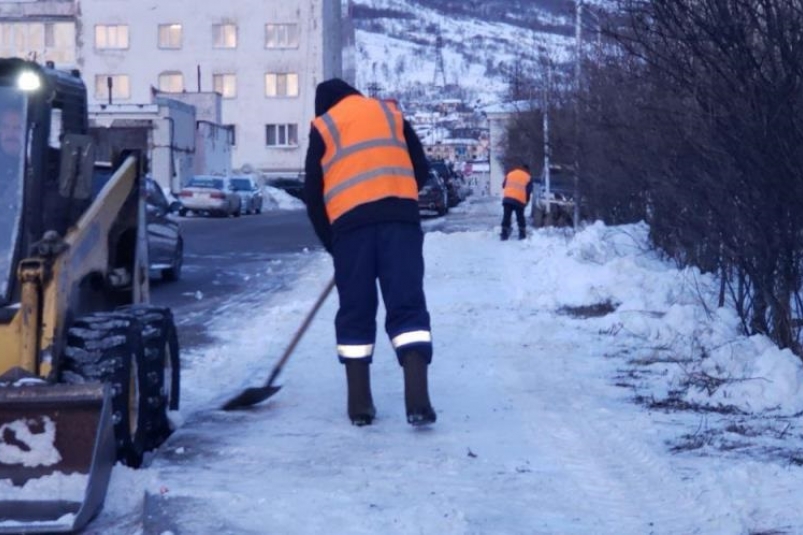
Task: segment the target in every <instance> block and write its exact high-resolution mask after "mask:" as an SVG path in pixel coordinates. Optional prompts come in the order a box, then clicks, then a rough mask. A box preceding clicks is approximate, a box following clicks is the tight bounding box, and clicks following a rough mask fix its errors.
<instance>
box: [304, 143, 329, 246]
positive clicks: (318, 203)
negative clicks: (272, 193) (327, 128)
mask: <svg viewBox="0 0 803 535" xmlns="http://www.w3.org/2000/svg"><path fill="white" fill-rule="evenodd" d="M325 151H326V147H325V145H324V143H323V138H321V135H320V134H319V133H318V131H317V130H315V128H314V127H312V128H311V129H310V135H309V148H308V149H307V158H306V161H305V163H304V173H305V177H304V201H305V202H306V204H307V216H308V217H309V220H310V222H311V223H312V227H313V228H314V229H315V234H317V235H318V239H319V240H321V244H323V247H324V248H325V249H326V251H327V252H329V253H330V254H331V253H332V225H331V224H330V223H329V218H328V217H326V206H325V204H324V201H323V167H322V166H321V159H322V158H323V154H324V152H325Z"/></svg>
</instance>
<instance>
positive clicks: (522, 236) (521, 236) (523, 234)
mask: <svg viewBox="0 0 803 535" xmlns="http://www.w3.org/2000/svg"><path fill="white" fill-rule="evenodd" d="M526 238H527V230H526V229H523V228H520V229H519V239H520V240H523V239H526Z"/></svg>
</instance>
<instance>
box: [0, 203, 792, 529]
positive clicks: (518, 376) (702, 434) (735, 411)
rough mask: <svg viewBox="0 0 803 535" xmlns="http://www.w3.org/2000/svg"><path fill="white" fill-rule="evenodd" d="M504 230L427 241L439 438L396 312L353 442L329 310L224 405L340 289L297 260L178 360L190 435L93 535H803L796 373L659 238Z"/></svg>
mask: <svg viewBox="0 0 803 535" xmlns="http://www.w3.org/2000/svg"><path fill="white" fill-rule="evenodd" d="M276 206H277V208H276V209H301V206H300V205H299V204H296V203H292V202H287V203H285V202H284V201H283V200H280V201H278V202H277V203H276ZM500 218H501V203H500V199H498V198H489V197H470V198H469V199H468V200H467V201H466V202H464V203H463V204H461V205H460V206H458V207H456V208H453V209H452V211H451V213H450V214H449V215H448V216H446V217H445V218H437V219H429V220H426V221H424V223H423V226H424V228H425V230H426V231H427V232H426V237H425V244H424V255H425V262H426V276H425V292H426V296H427V302H428V307H429V310H430V314H431V316H432V332H433V339H434V359H433V363H432V366H431V367H430V394H431V397H432V402H433V405H434V407H435V409H436V411H437V413H438V421H437V422H436V423H435V424H434V425H432V426H429V427H426V428H413V427H411V426H410V425H408V424H407V423H406V420H405V414H404V395H403V380H402V371H401V368H400V367H399V366H398V363H397V362H396V359H395V356H394V353H393V351H392V349H391V346H390V343H389V342H388V340H387V337H386V336H385V335H384V333H383V331H382V329H381V325H383V322H384V309H383V308H382V307H381V306H380V311H379V314H378V324H379V325H380V329H379V335H378V338H377V346H376V353H375V356H374V364H373V365H372V385H373V394H374V401H375V403H376V406H377V411H378V414H377V419H376V420H375V421H374V424H373V425H371V426H367V427H355V426H352V425H351V424H350V422H349V420H348V417H347V414H346V390H345V388H346V384H345V373H344V370H343V367H342V365H341V364H339V363H338V361H337V357H336V353H335V339H334V316H335V313H336V311H337V296H336V294H332V295H330V296H329V297H328V299H327V300H326V301H325V303H324V305H323V307H322V308H321V309H320V311H319V313H318V315H317V316H316V318H315V319H314V320H313V322H312V323H311V325H310V327H309V329H308V331H307V332H306V334H305V335H304V337H303V338H302V340H301V342H300V343H299V345H298V346H297V347H296V350H295V352H294V353H293V355H292V356H291V358H290V360H289V361H288V363H287V364H286V366H285V367H284V369H283V372H282V374H281V375H280V377H279V380H278V383H279V384H281V385H282V389H281V390H280V391H279V392H278V393H277V394H276V395H275V396H273V397H272V398H270V400H268V401H267V402H265V403H264V404H262V405H259V406H257V407H255V408H254V409H253V410H249V411H242V412H223V411H221V410H219V407H220V406H221V404H222V403H223V402H224V401H226V400H227V399H228V398H229V397H230V396H232V395H234V394H236V393H238V392H239V391H240V390H241V389H242V388H244V387H248V386H255V385H259V384H262V383H263V382H264V381H265V380H266V379H267V377H268V375H269V374H270V371H271V369H272V367H273V365H274V364H275V363H276V360H277V359H278V358H279V357H280V356H281V354H282V352H283V351H284V349H285V348H286V347H287V344H288V343H289V341H290V339H291V337H292V335H293V333H294V332H295V330H296V329H297V328H298V327H299V325H301V323H302V321H303V319H304V316H305V315H306V313H307V312H308V311H309V310H310V308H311V307H312V304H313V303H314V301H315V300H316V298H317V297H318V295H319V294H320V292H321V291H322V290H323V289H324V287H325V286H326V283H327V281H328V280H329V279H330V278H331V276H332V263H331V260H330V258H329V257H328V255H327V254H326V253H324V252H323V251H322V250H319V249H315V250H308V251H304V252H303V253H299V255H300V256H302V257H304V258H305V259H306V260H307V261H306V262H304V263H303V265H304V268H303V269H302V270H301V272H299V273H298V277H297V279H296V281H295V282H294V283H293V284H292V285H291V287H288V288H286V289H285V290H280V291H277V292H273V293H271V292H265V293H264V295H263V302H262V304H261V305H260V306H258V307H257V308H254V306H253V304H251V305H245V304H242V305H241V306H239V307H238V306H237V305H236V303H235V304H233V305H231V304H230V305H228V306H227V310H228V312H227V314H226V315H225V316H224V317H220V318H219V320H217V321H216V322H215V323H214V324H212V325H211V326H210V329H211V334H213V335H214V336H216V337H217V340H218V341H217V343H215V344H212V345H209V346H206V347H203V348H201V349H197V350H191V351H186V352H184V353H183V354H182V365H183V376H182V381H183V390H182V407H181V409H180V410H179V411H177V412H175V413H173V414H172V415H171V416H172V420H173V422H174V423H175V425H176V426H177V429H176V431H175V432H174V434H173V435H172V436H171V437H170V439H169V440H168V441H167V442H166V443H165V444H164V445H163V447H162V448H161V449H160V450H159V452H158V454H157V455H154V456H151V457H149V458H148V459H147V461H146V466H145V467H143V468H142V469H140V470H133V469H130V468H127V467H125V466H122V465H117V466H115V468H114V470H113V472H112V479H111V483H110V487H109V493H108V495H107V498H106V504H105V508H104V510H103V512H102V513H101V514H100V516H99V517H98V518H97V519H96V520H95V522H94V523H93V524H91V525H90V527H89V528H88V529H87V530H86V533H90V534H96V533H97V534H99V533H104V534H120V535H139V534H151V533H153V534H157V535H177V534H193V535H205V534H210V535H212V534H226V533H229V534H237V535H251V534H254V535H256V534H262V535H264V534H272V533H275V534H288V533H292V534H297V535H313V534H314V535H318V534H321V533H337V534H349V535H368V534H372V535H373V534H377V533H382V534H394V535H395V534H399V535H402V534H403V535H408V534H419V533H421V534H425V533H426V534H433V533H437V534H440V535H469V534H510V535H513V534H516V535H518V534H522V535H524V534H527V535H534V534H550V535H558V534H559V535H570V534H572V535H574V534H577V535H581V534H582V535H588V534H595V535H605V534H616V535H630V534H632V535H644V534H666V535H669V534H672V535H692V534H705V535H719V534H722V535H757V534H769V533H773V534H787V533H788V534H795V533H803V512H801V511H800V508H799V501H800V496H801V493H803V478H802V477H801V467H800V464H801V460H800V457H799V455H800V454H799V451H800V448H801V446H802V445H803V438H801V426H800V421H799V420H800V418H799V416H800V414H801V411H803V396H801V384H803V367H802V366H801V362H800V360H799V359H797V358H796V357H795V356H793V355H792V354H791V353H790V352H789V351H781V350H779V349H778V348H777V347H775V346H774V345H773V344H772V343H771V342H770V341H768V340H767V339H766V338H764V337H761V336H752V337H746V336H743V335H742V334H740V332H739V321H738V318H737V317H736V315H735V314H734V313H733V311H732V310H731V309H729V308H728V307H725V308H723V309H717V308H716V307H715V306H714V303H716V291H717V289H718V284H717V281H716V280H715V279H714V278H713V277H712V276H710V275H705V274H701V273H699V272H698V271H697V270H695V269H691V268H687V269H678V268H677V266H675V265H674V264H671V263H668V262H666V261H665V260H663V259H661V257H660V256H659V255H658V254H656V253H655V252H653V251H651V250H650V248H649V247H648V243H647V232H648V228H647V226H646V225H645V224H643V223H642V224H633V225H627V226H619V227H606V226H604V225H603V224H601V223H595V224H590V225H587V226H585V227H584V228H583V229H581V230H580V231H578V232H577V233H574V232H572V231H570V230H566V229H534V228H530V229H529V231H528V232H529V235H528V237H527V238H526V239H525V240H522V241H519V240H512V241H506V242H502V241H500V240H499V237H498V234H499V219H500ZM297 264H298V263H294V264H293V265H297ZM281 268H282V266H281V265H280V264H277V263H274V264H271V265H266V266H265V275H266V276H270V273H272V272H275V270H279V269H281ZM589 311H596V313H594V314H590V313H587V312H589ZM796 455H797V457H796ZM51 490H52V489H51ZM2 492H3V490H2V488H0V495H2ZM143 508H144V510H145V511H146V515H145V519H144V520H143V515H142V511H143Z"/></svg>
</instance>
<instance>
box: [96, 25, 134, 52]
mask: <svg viewBox="0 0 803 535" xmlns="http://www.w3.org/2000/svg"><path fill="white" fill-rule="evenodd" d="M95 48H97V49H99V50H121V49H126V48H128V25H127V24H98V25H97V26H95Z"/></svg>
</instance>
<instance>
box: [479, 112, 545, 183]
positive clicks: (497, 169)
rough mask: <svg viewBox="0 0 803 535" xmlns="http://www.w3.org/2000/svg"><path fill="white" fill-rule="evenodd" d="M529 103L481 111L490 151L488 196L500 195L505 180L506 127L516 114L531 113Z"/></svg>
mask: <svg viewBox="0 0 803 535" xmlns="http://www.w3.org/2000/svg"><path fill="white" fill-rule="evenodd" d="M533 108H534V104H533V103H532V102H531V101H527V100H520V101H516V102H506V103H504V104H496V105H493V106H488V107H487V108H485V109H484V110H483V112H484V113H485V116H486V117H487V118H488V133H489V147H488V148H489V150H490V163H491V169H490V194H491V195H495V196H496V195H501V194H502V181H503V180H504V179H505V168H504V157H505V149H506V137H507V135H506V134H507V127H508V124H509V123H510V121H511V119H513V117H515V116H516V114H519V113H523V112H528V111H533Z"/></svg>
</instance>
